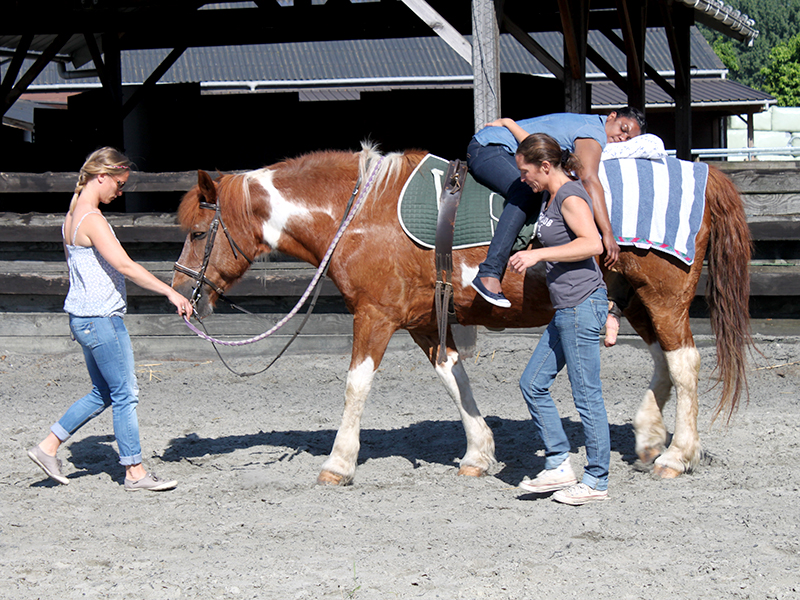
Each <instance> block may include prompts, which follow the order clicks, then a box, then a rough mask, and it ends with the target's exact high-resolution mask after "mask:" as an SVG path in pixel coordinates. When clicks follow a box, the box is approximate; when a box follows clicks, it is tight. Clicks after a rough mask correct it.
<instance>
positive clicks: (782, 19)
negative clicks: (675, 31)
mask: <svg viewBox="0 0 800 600" xmlns="http://www.w3.org/2000/svg"><path fill="white" fill-rule="evenodd" d="M725 4H726V5H727V6H730V7H732V8H734V9H736V10H740V11H741V12H742V13H744V14H746V15H748V16H749V17H750V18H751V19H753V20H754V21H755V25H753V27H754V29H757V30H758V32H759V33H758V37H757V38H756V39H755V42H754V43H753V45H752V46H751V47H748V46H746V45H745V44H744V43H742V42H739V41H736V40H732V39H731V38H729V37H727V36H725V35H723V34H721V33H719V32H717V31H715V30H713V29H709V28H707V27H703V26H700V31H702V33H703V35H704V36H705V38H706V39H707V40H708V42H709V43H710V44H711V47H712V48H714V51H715V52H716V53H717V56H719V57H720V60H722V62H723V64H724V65H725V66H726V67H727V68H728V69H729V71H730V73H729V77H730V79H732V80H733V81H738V82H739V83H742V84H744V85H747V86H749V87H752V88H756V89H760V90H764V91H767V90H766V88H765V84H764V75H763V74H762V72H761V69H762V68H763V67H765V66H767V64H768V63H769V61H770V51H771V50H772V49H773V48H774V47H775V46H777V45H778V44H781V43H783V42H785V41H787V40H788V39H789V38H791V37H792V36H794V35H795V34H796V33H797V32H798V31H800V0H725Z"/></svg>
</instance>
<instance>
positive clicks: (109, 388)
mask: <svg viewBox="0 0 800 600" xmlns="http://www.w3.org/2000/svg"><path fill="white" fill-rule="evenodd" d="M69 327H70V329H71V330H72V336H73V337H74V338H75V340H77V342H78V343H79V344H80V345H81V347H82V348H83V356H84V358H85V359H86V367H87V368H88V369H89V376H90V377H91V378H92V386H93V387H92V391H91V392H89V393H88V394H86V395H85V396H84V397H83V398H81V399H80V400H78V401H77V402H75V403H74V404H73V405H72V406H70V407H69V409H68V410H67V412H66V413H64V416H63V417H61V419H60V420H59V421H58V423H56V424H55V425H53V426H52V427H51V428H50V431H52V432H53V433H54V434H55V435H56V437H57V438H58V439H59V440H61V441H62V442H64V441H66V440H67V439H69V437H70V436H71V435H72V434H73V433H75V432H76V431H77V430H78V429H80V428H81V427H82V426H83V425H84V424H85V423H87V422H88V421H90V420H91V419H93V418H94V417H96V416H97V415H99V414H100V413H101V412H103V411H104V410H105V409H106V408H108V407H109V406H111V411H112V413H113V421H114V436H115V437H116V438H117V446H118V447H119V462H120V464H121V465H138V464H139V463H141V462H142V448H141V446H140V444H139V419H138V417H137V416H136V405H137V404H138V403H139V386H138V384H137V383H136V372H135V369H134V362H133V348H132V347H131V338H130V336H129V335H128V330H127V329H126V328H125V323H123V321H122V317H76V316H74V315H70V316H69Z"/></svg>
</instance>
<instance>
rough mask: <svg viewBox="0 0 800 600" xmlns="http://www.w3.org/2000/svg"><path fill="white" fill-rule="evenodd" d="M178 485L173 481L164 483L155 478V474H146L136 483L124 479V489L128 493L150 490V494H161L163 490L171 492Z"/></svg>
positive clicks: (162, 480)
mask: <svg viewBox="0 0 800 600" xmlns="http://www.w3.org/2000/svg"><path fill="white" fill-rule="evenodd" d="M177 485H178V482H177V481H175V480H174V479H171V480H169V481H165V480H164V479H159V478H158V477H156V474H155V473H148V474H147V475H145V476H144V477H142V478H141V479H139V480H137V481H133V480H131V479H128V478H127V477H126V478H125V489H126V490H127V491H129V492H135V491H136V490H150V491H151V492H163V491H165V490H171V489H172V488H174V487H175V486H177Z"/></svg>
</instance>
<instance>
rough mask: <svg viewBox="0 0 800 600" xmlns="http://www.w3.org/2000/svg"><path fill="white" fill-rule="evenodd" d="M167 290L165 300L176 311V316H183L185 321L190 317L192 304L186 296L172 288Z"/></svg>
mask: <svg viewBox="0 0 800 600" xmlns="http://www.w3.org/2000/svg"><path fill="white" fill-rule="evenodd" d="M169 290H170V291H169V292H168V293H166V294H165V295H166V296H167V299H168V300H169V301H170V302H172V304H174V305H175V307H176V308H177V309H178V314H179V315H181V316H182V317H183V316H185V317H186V318H187V319H188V318H189V317H191V316H192V303H191V302H189V299H188V298H187V297H186V296H184V295H182V294H179V293H178V292H176V291H175V290H173V289H172V288H169Z"/></svg>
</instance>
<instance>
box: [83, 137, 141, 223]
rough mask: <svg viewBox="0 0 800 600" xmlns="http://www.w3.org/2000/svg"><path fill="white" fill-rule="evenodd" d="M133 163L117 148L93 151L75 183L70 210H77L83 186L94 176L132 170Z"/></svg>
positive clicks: (107, 147)
mask: <svg viewBox="0 0 800 600" xmlns="http://www.w3.org/2000/svg"><path fill="white" fill-rule="evenodd" d="M132 166H133V163H132V162H131V161H130V160H129V159H128V157H127V156H125V155H124V154H123V153H122V152H120V151H119V150H117V149H116V148H112V147H110V146H106V147H105V148H100V149H99V150H95V151H94V152H92V153H91V154H90V155H89V156H88V157H87V158H86V162H84V163H83V166H82V167H81V170H80V172H79V173H78V183H77V184H76V185H75V193H74V194H73V195H72V200H71V201H70V203H69V212H72V211H73V210H75V203H76V202H77V201H78V196H80V195H81V192H82V191H83V188H85V187H86V184H87V183H89V181H91V179H92V177H97V176H98V175H102V174H105V175H114V174H118V175H119V174H122V173H125V172H126V171H130V170H131V168H132Z"/></svg>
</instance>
